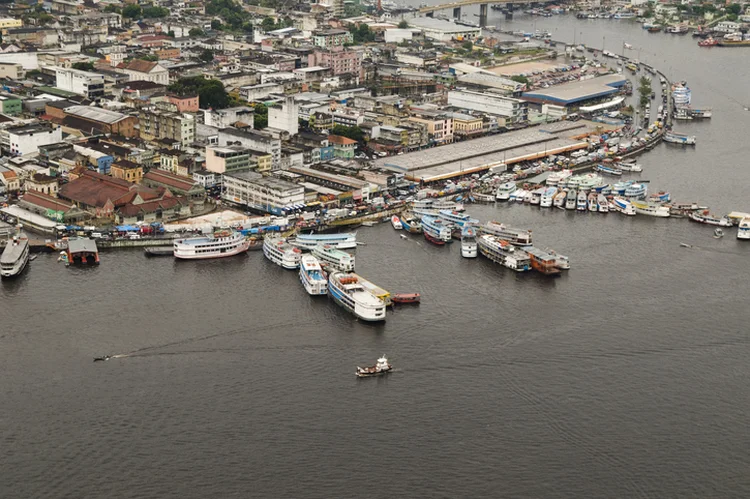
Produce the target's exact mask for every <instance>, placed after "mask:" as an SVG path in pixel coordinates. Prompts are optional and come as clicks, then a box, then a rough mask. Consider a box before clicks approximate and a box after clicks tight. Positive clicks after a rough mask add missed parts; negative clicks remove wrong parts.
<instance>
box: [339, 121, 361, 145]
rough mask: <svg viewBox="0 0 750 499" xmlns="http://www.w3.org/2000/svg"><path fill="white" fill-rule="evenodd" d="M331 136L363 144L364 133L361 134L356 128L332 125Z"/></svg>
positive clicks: (359, 129)
mask: <svg viewBox="0 0 750 499" xmlns="http://www.w3.org/2000/svg"><path fill="white" fill-rule="evenodd" d="M331 134H333V135H340V136H342V137H347V138H350V139H352V140H356V141H357V142H363V141H364V140H365V132H363V131H362V129H361V128H359V127H358V126H344V125H334V126H333V129H332V130H331Z"/></svg>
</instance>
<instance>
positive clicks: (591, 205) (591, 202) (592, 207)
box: [588, 192, 597, 211]
mask: <svg viewBox="0 0 750 499" xmlns="http://www.w3.org/2000/svg"><path fill="white" fill-rule="evenodd" d="M596 198H597V194H596V193H595V192H591V193H589V197H588V209H589V211H596V210H597V204H596Z"/></svg>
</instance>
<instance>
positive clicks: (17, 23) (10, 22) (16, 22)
mask: <svg viewBox="0 0 750 499" xmlns="http://www.w3.org/2000/svg"><path fill="white" fill-rule="evenodd" d="M21 27H23V21H22V20H21V19H13V18H12V17H4V18H2V19H0V30H5V29H8V28H21Z"/></svg>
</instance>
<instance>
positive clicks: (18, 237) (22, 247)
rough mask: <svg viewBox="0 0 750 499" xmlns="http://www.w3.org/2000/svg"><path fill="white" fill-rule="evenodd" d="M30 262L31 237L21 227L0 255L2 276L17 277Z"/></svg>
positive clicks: (0, 274) (0, 273)
mask: <svg viewBox="0 0 750 499" xmlns="http://www.w3.org/2000/svg"><path fill="white" fill-rule="evenodd" d="M27 263H29V237H28V236H27V235H26V234H25V233H24V232H21V230H20V229H19V230H18V232H17V233H16V234H14V235H13V237H12V238H11V239H10V240H9V241H8V242H7V244H6V245H5V248H4V249H3V253H2V255H0V276H1V277H3V278H8V277H15V276H17V275H19V274H20V273H21V272H23V269H25V268H26V264H27Z"/></svg>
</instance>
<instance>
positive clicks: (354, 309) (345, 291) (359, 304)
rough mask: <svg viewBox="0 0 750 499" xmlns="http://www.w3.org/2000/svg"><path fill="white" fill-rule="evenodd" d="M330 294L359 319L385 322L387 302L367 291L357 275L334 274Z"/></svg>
mask: <svg viewBox="0 0 750 499" xmlns="http://www.w3.org/2000/svg"><path fill="white" fill-rule="evenodd" d="M328 293H329V294H330V295H331V298H333V299H334V301H335V302H336V303H338V304H339V305H341V306H342V307H343V308H344V309H346V310H348V311H349V312H351V313H352V314H354V316H355V317H357V318H358V319H362V320H364V321H370V322H377V321H384V320H385V301H383V300H382V299H380V298H378V297H377V296H375V294H374V293H372V292H371V291H369V290H367V289H366V288H365V287H364V286H363V285H362V283H361V282H360V277H359V276H358V275H357V274H354V273H345V272H334V273H332V274H331V275H330V276H329V278H328Z"/></svg>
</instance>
